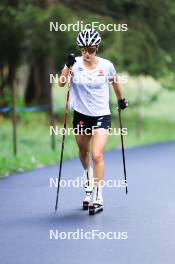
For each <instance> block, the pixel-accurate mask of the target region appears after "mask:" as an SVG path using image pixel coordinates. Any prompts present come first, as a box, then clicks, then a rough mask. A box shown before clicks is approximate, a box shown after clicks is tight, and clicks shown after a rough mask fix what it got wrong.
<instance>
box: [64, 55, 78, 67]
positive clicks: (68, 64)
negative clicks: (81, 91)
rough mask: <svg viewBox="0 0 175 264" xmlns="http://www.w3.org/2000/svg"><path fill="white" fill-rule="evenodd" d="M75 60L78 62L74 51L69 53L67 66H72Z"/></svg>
mask: <svg viewBox="0 0 175 264" xmlns="http://www.w3.org/2000/svg"><path fill="white" fill-rule="evenodd" d="M75 62H76V59H75V55H74V54H73V53H71V54H69V56H68V57H67V62H66V66H67V67H68V68H70V67H71V66H73V65H74V63H75Z"/></svg>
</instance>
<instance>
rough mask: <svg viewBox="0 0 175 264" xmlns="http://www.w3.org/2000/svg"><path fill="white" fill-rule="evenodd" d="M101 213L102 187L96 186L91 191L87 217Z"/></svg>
mask: <svg viewBox="0 0 175 264" xmlns="http://www.w3.org/2000/svg"><path fill="white" fill-rule="evenodd" d="M101 211H103V197H102V186H101V185H100V184H99V185H96V186H94V190H93V199H92V205H90V206H89V215H94V214H96V213H98V212H101Z"/></svg>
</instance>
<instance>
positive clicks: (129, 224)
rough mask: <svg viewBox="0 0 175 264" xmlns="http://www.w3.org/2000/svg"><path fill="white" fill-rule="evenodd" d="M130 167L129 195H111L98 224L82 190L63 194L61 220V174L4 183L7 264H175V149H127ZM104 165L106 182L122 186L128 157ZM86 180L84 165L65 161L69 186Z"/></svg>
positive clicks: (1, 201) (48, 171)
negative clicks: (52, 182) (83, 204)
mask: <svg viewBox="0 0 175 264" xmlns="http://www.w3.org/2000/svg"><path fill="white" fill-rule="evenodd" d="M126 160H127V174H128V175H127V176H128V190H129V192H128V195H126V194H125V190H124V188H122V187H115V188H109V187H105V188H104V202H105V208H104V211H103V212H102V213H100V214H97V215H95V216H89V215H88V213H87V212H86V211H82V210H81V201H82V199H83V190H82V188H76V187H72V188H63V187H62V188H61V191H60V197H59V198H60V200H59V209H58V212H57V213H56V214H55V213H54V204H55V196H56V189H55V187H52V188H51V187H50V178H52V177H53V178H54V179H55V178H56V177H57V175H58V166H50V167H47V168H40V169H36V170H34V171H31V172H27V173H21V174H16V175H12V176H10V177H8V178H5V179H3V180H1V181H0V263H2V264H57V263H58V264H63V263H64V264H65V263H66V264H67V263H69V264H74V263H76V264H79V263H81V264H82V263H83V264H86V263H91V264H97V263H100V264H111V263H119V264H174V263H175V250H174V249H175V173H174V168H175V142H171V143H162V144H155V145H149V146H143V147H138V148H132V149H128V150H127V151H126ZM105 162H106V170H105V177H106V180H111V179H112V180H116V182H117V183H119V182H118V181H119V180H122V179H123V170H122V157H121V151H120V150H115V151H111V152H107V153H105ZM82 172H83V170H82V167H81V165H80V162H79V160H71V161H66V162H64V164H63V174H62V179H64V180H65V181H66V180H68V179H76V178H77V177H81V176H82ZM94 230H95V231H94ZM51 231H52V233H51ZM59 232H62V233H61V236H62V239H61V238H60V237H59V235H58V233H59ZM68 232H69V233H68ZM70 232H77V233H75V234H74V238H77V237H78V232H80V233H81V235H82V236H84V235H85V233H86V232H90V233H88V234H90V235H92V234H94V233H95V234H96V235H95V236H94V239H86V238H87V237H86V238H84V239H74V240H73V239H72V237H71V236H72V235H71V234H72V233H70ZM93 232H94V233H93ZM99 232H102V233H100V235H101V237H100V238H102V237H104V236H107V235H109V232H111V233H110V234H112V235H114V234H115V239H107V238H106V239H100V238H99V237H98V235H97V234H99ZM50 234H52V235H53V234H54V235H53V236H52V239H51V237H50ZM59 234H60V233H59ZM68 234H69V236H70V237H69V238H70V239H68ZM86 234H87V233H86ZM57 235H58V236H57ZM76 235H77V236H76ZM66 236H67V239H66ZM63 238H64V239H63ZM108 238H109V237H108ZM122 238H123V239H122ZM124 238H125V239H124Z"/></svg>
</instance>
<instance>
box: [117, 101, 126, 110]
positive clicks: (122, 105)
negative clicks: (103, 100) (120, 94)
mask: <svg viewBox="0 0 175 264" xmlns="http://www.w3.org/2000/svg"><path fill="white" fill-rule="evenodd" d="M126 107H128V101H127V100H126V99H125V98H123V99H120V100H118V109H119V110H123V109H125V108H126Z"/></svg>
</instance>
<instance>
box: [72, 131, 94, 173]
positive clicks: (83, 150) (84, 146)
mask: <svg viewBox="0 0 175 264" xmlns="http://www.w3.org/2000/svg"><path fill="white" fill-rule="evenodd" d="M91 137H92V136H91V135H76V136H75V138H76V141H77V144H78V147H79V157H80V160H81V163H82V165H83V168H84V169H85V170H87V169H89V165H90V141H91Z"/></svg>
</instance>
